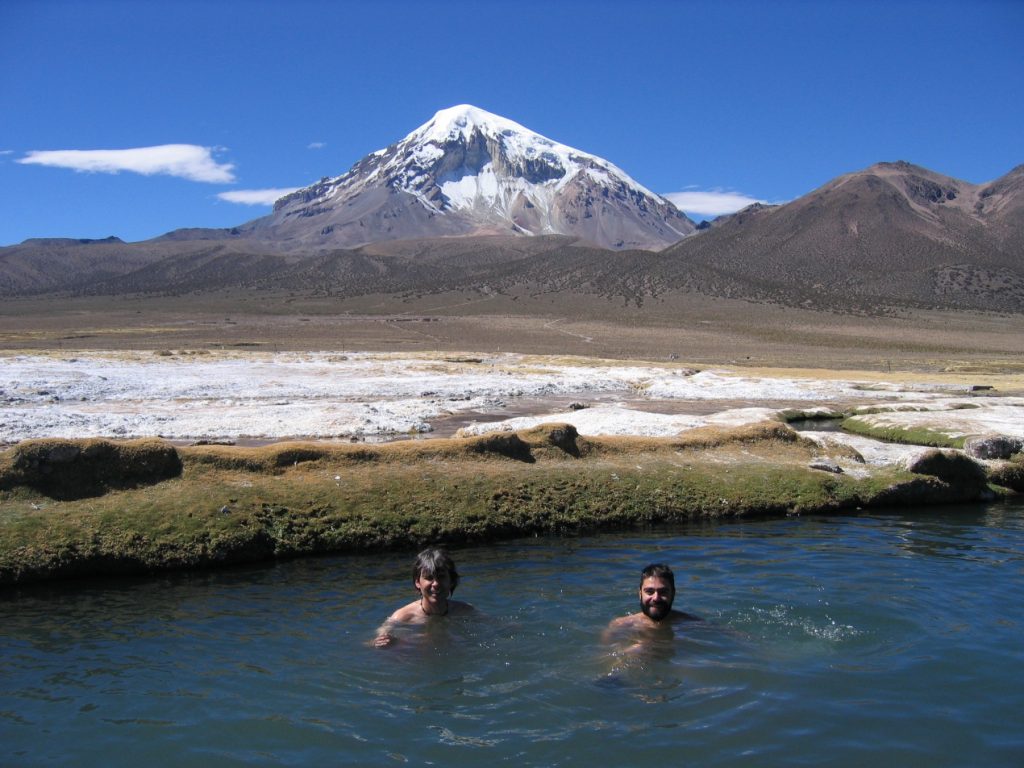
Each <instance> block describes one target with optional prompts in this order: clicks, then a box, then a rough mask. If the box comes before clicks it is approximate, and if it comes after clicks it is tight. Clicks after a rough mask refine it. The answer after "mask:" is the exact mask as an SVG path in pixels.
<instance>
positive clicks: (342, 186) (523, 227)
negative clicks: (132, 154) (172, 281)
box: [241, 105, 695, 249]
mask: <svg viewBox="0 0 1024 768" xmlns="http://www.w3.org/2000/svg"><path fill="white" fill-rule="evenodd" d="M694 229H695V227H694V224H693V222H692V221H690V219H688V218H687V217H686V216H685V215H684V214H683V213H681V212H680V211H679V210H678V209H676V208H675V207H674V206H673V205H672V204H671V203H669V202H668V201H667V200H665V199H664V198H662V197H660V196H659V195H656V194H654V193H653V192H650V191H649V190H647V189H645V188H644V187H643V186H641V185H640V184H638V183H637V182H635V181H634V180H633V179H631V178H630V177H629V176H628V175H627V174H625V173H624V172H623V171H621V170H620V169H619V168H617V167H616V166H614V165H612V164H611V163H609V162H608V161H607V160H603V159H601V158H600V157H596V156H594V155H590V154H587V153H586V152H581V151H579V150H577V149H573V148H572V147H568V146H566V145H564V144H559V143H558V142H555V141H552V140H551V139H547V138H545V137H544V136H541V135H539V134H537V133H534V132H533V131H530V130H529V129H527V128H524V127H523V126H521V125H519V124H518V123H515V122H513V121H511V120H508V119H506V118H503V117H499V116H498V115H494V114H491V113H490V112H486V111H484V110H482V109H478V108H477V107H473V106H469V105H461V106H457V107H451V108H450V109H443V110H441V111H440V112H438V113H437V114H436V115H434V117H433V118H432V119H431V120H429V121H428V122H426V123H424V124H423V125H422V126H420V127H419V128H417V129H416V130H415V131H413V132H412V133H410V134H409V135H408V136H406V137H405V138H404V139H402V140H401V141H399V142H397V143H395V144H392V145H391V146H389V147H387V148H385V149H381V150H378V151H377V152H374V153H372V154H370V155H368V156H366V157H365V158H363V159H362V160H360V161H359V162H358V163H356V164H355V165H354V166H353V167H352V168H351V170H349V171H348V172H347V173H345V174H343V175H341V176H336V177H333V178H329V177H325V178H323V179H321V180H320V181H319V182H317V183H316V184H313V185H312V186H309V187H306V188H304V189H300V190H298V191H297V192H293V193H292V194H290V195H287V196H285V197H282V198H281V199H280V200H278V201H277V203H276V204H275V205H274V212H273V213H272V214H271V215H269V216H266V217H264V218H262V219H257V220H256V221H253V222H250V223H249V224H248V225H246V226H244V227H242V228H241V230H242V231H243V233H245V234H248V235H250V236H253V237H257V238H259V239H268V240H275V241H278V242H280V243H281V244H282V245H284V246H286V247H287V246H296V247H298V246H304V247H309V246H314V247H324V246H327V247H350V246H356V245H362V244H365V243H370V242H376V241H380V240H396V239H407V238H422V237H442V236H455V235H483V234H509V235H511V234H518V235H548V234H558V235H571V236H575V237H579V238H581V239H583V240H586V241H588V242H591V243H594V244H596V245H601V246H604V247H607V248H617V249H623V248H648V249H660V248H664V247H666V246H668V245H670V244H672V243H674V242H677V241H678V240H680V239H681V238H683V237H685V236H686V235H688V234H690V233H692V232H693V231H694Z"/></svg>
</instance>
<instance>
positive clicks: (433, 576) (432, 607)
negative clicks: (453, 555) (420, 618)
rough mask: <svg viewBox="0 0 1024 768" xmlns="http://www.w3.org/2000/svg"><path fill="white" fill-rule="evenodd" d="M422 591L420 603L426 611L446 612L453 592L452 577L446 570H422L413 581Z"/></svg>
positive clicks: (420, 591)
mask: <svg viewBox="0 0 1024 768" xmlns="http://www.w3.org/2000/svg"><path fill="white" fill-rule="evenodd" d="M413 584H414V585H415V586H416V589H417V590H419V593H420V605H421V606H422V607H423V611H424V612H425V613H444V612H445V611H446V610H447V609H448V597H449V596H450V595H451V593H452V577H451V574H449V573H448V571H446V570H439V571H437V572H436V573H430V572H428V571H420V574H419V576H417V577H416V579H415V580H414V581H413Z"/></svg>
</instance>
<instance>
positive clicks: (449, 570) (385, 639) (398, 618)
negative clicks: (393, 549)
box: [373, 547, 474, 648]
mask: <svg viewBox="0 0 1024 768" xmlns="http://www.w3.org/2000/svg"><path fill="white" fill-rule="evenodd" d="M412 584H413V587H415V588H416V591H417V592H419V593H420V596H419V599H418V600H414V601H413V602H411V603H409V604H408V605H406V606H403V607H402V608H399V609H398V610H397V611H395V612H394V613H392V614H391V615H390V616H389V617H388V618H387V620H386V621H385V622H384V623H383V624H382V625H381V626H380V629H378V630H377V636H376V637H375V638H374V639H373V646H374V647H375V648H387V647H388V646H390V645H393V644H394V643H395V642H396V641H397V640H398V638H397V637H396V636H395V634H394V632H393V630H394V629H395V627H397V626H401V625H408V624H426V623H427V622H428V621H433V620H436V619H439V618H441V617H444V616H458V615H461V614H466V613H472V612H473V610H474V609H473V606H472V605H470V604H469V603H463V602H461V601H459V600H452V599H451V596H452V593H453V592H454V591H455V587H457V586H458V584H459V573H458V571H456V570H455V561H453V560H452V558H451V555H449V554H448V553H447V552H446V551H445V550H443V549H437V548H433V547H432V548H430V549H425V550H423V551H422V552H420V553H419V555H418V556H417V557H416V562H415V563H414V564H413V567H412Z"/></svg>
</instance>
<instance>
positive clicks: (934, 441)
mask: <svg viewBox="0 0 1024 768" xmlns="http://www.w3.org/2000/svg"><path fill="white" fill-rule="evenodd" d="M843 429H845V430H846V431H847V432H852V433H853V434H855V435H863V436H864V437H871V438H874V439H875V440H884V441H886V442H889V443H906V444H908V445H925V446H931V447H933V448H963V447H964V441H965V440H966V439H967V438H966V437H964V436H957V437H954V436H951V435H947V434H946V433H944V432H939V431H937V430H933V429H927V428H925V427H898V426H881V425H877V424H872V423H870V422H868V421H866V420H864V419H863V418H861V417H859V416H851V417H850V418H848V419H844V420H843Z"/></svg>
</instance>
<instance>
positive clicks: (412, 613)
mask: <svg viewBox="0 0 1024 768" xmlns="http://www.w3.org/2000/svg"><path fill="white" fill-rule="evenodd" d="M420 613H421V611H420V603H419V601H418V600H414V601H413V602H411V603H409V604H408V605H403V606H402V607H401V608H399V609H398V610H397V611H395V612H394V613H392V614H391V615H390V616H388V621H389V622H391V623H407V622H410V621H414V620H415V619H417V618H418V617H419V616H420Z"/></svg>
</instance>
